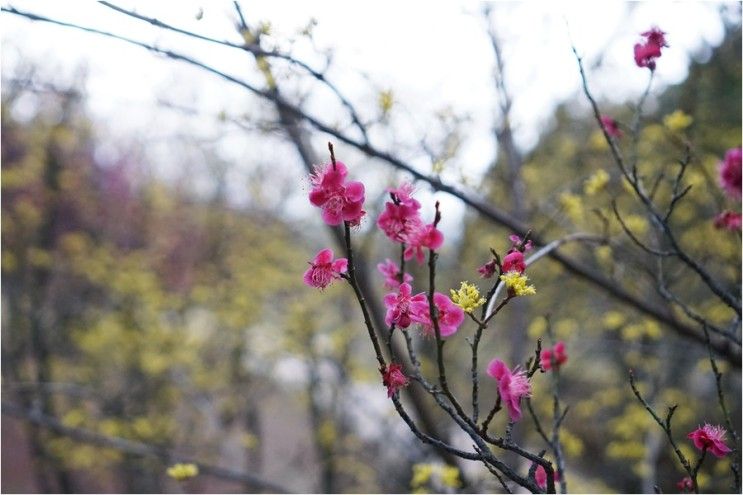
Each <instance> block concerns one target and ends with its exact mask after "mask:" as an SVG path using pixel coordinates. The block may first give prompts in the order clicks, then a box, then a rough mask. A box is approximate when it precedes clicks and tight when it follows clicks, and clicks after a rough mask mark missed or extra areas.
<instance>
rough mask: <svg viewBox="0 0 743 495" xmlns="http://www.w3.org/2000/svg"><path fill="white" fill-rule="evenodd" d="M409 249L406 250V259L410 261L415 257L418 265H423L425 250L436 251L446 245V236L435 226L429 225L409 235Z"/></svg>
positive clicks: (407, 240)
mask: <svg viewBox="0 0 743 495" xmlns="http://www.w3.org/2000/svg"><path fill="white" fill-rule="evenodd" d="M406 242H407V244H408V245H407V247H406V248H405V253H404V257H405V259H406V260H409V259H411V258H413V257H415V259H416V261H418V263H423V262H424V261H425V259H426V255H425V252H424V248H428V249H430V250H431V251H435V250H436V249H438V248H440V247H441V245H442V244H443V243H444V234H442V233H441V231H440V230H439V229H437V228H436V227H435V226H434V224H432V223H429V224H428V225H425V226H423V227H420V228H418V229H417V230H416V231H414V232H412V233H411V234H409V235H408V237H407V239H406Z"/></svg>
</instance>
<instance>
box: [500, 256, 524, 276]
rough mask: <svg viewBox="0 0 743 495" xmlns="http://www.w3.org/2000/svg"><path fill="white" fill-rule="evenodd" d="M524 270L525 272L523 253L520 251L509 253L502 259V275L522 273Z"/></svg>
mask: <svg viewBox="0 0 743 495" xmlns="http://www.w3.org/2000/svg"><path fill="white" fill-rule="evenodd" d="M524 270H526V262H525V261H524V253H522V252H521V251H511V252H510V253H508V254H507V255H506V257H505V258H503V273H508V272H513V271H516V272H519V273H524Z"/></svg>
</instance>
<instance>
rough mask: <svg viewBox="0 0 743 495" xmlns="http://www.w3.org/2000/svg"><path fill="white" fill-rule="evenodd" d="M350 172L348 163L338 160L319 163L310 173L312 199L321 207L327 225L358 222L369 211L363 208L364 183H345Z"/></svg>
mask: <svg viewBox="0 0 743 495" xmlns="http://www.w3.org/2000/svg"><path fill="white" fill-rule="evenodd" d="M347 174H348V169H347V168H346V166H345V165H344V164H343V163H342V162H336V163H335V165H332V164H326V165H323V166H322V167H316V168H315V172H314V173H313V174H312V175H311V176H310V182H311V184H312V190H311V191H310V203H312V204H313V205H315V206H317V207H319V208H321V209H322V219H323V220H324V221H325V223H327V224H328V225H340V224H341V223H342V222H344V221H345V222H349V223H350V224H352V225H358V223H359V222H360V221H361V218H362V217H363V216H364V214H365V213H366V212H365V211H364V210H363V205H364V185H363V184H362V183H361V182H347V183H345V182H344V181H345V179H346V175H347Z"/></svg>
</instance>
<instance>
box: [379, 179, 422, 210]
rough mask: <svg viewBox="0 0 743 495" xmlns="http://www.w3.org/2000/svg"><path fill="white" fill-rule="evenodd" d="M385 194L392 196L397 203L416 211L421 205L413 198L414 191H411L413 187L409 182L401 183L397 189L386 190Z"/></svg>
mask: <svg viewBox="0 0 743 495" xmlns="http://www.w3.org/2000/svg"><path fill="white" fill-rule="evenodd" d="M387 192H389V193H390V194H391V195H393V196H394V198H395V199H396V200H397V202H399V203H402V204H404V205H408V206H411V207H413V208H415V209H416V210H419V209H420V207H421V204H420V203H419V202H418V200H416V199H414V198H413V193H414V192H415V189H413V185H412V184H411V183H409V182H403V183H402V184H400V186H399V187H397V188H393V187H390V188H389V189H387Z"/></svg>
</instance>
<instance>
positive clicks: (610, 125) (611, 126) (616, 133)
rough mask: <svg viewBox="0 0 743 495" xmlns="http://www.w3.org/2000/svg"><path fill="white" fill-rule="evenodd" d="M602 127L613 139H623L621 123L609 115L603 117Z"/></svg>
mask: <svg viewBox="0 0 743 495" xmlns="http://www.w3.org/2000/svg"><path fill="white" fill-rule="evenodd" d="M601 127H603V128H604V130H605V131H606V133H607V134H608V135H609V136H611V137H613V138H620V137H622V130H621V129H620V128H619V123H618V122H617V121H616V120H614V119H613V118H611V117H609V116H608V115H602V116H601Z"/></svg>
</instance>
